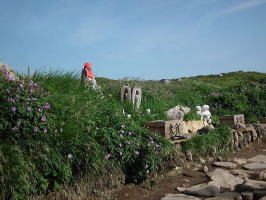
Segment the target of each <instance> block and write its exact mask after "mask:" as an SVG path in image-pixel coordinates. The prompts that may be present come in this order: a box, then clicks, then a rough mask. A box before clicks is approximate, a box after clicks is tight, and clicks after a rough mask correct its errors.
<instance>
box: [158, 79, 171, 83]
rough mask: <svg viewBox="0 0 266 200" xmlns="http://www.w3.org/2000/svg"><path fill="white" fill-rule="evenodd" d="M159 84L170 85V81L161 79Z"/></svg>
mask: <svg viewBox="0 0 266 200" xmlns="http://www.w3.org/2000/svg"><path fill="white" fill-rule="evenodd" d="M160 83H163V84H169V83H170V80H168V79H161V80H160Z"/></svg>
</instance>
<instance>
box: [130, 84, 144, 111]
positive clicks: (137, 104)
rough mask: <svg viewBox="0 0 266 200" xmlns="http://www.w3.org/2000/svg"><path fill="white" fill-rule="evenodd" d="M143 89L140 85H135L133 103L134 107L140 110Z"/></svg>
mask: <svg viewBox="0 0 266 200" xmlns="http://www.w3.org/2000/svg"><path fill="white" fill-rule="evenodd" d="M141 96H142V91H141V88H140V87H134V88H133V90H132V104H133V108H134V109H136V110H138V109H139V108H140V104H141Z"/></svg>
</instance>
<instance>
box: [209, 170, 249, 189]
mask: <svg viewBox="0 0 266 200" xmlns="http://www.w3.org/2000/svg"><path fill="white" fill-rule="evenodd" d="M207 175H208V176H209V177H210V179H211V180H212V181H214V182H215V183H216V184H217V185H218V186H220V187H222V188H226V189H229V190H231V191H233V190H234V188H235V186H236V185H238V184H242V183H243V182H244V179H243V178H241V177H238V176H233V175H232V174H230V173H229V172H228V171H226V170H223V169H219V168H218V169H215V170H214V171H213V172H211V173H208V174H207Z"/></svg>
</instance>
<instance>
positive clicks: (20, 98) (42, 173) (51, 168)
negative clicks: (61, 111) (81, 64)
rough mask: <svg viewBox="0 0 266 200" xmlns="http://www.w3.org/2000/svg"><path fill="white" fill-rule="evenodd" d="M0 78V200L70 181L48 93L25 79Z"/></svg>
mask: <svg viewBox="0 0 266 200" xmlns="http://www.w3.org/2000/svg"><path fill="white" fill-rule="evenodd" d="M0 79H1V80H0V81H1V85H0V94H1V95H0V110H1V112H0V176H1V177H2V178H1V180H0V185H1V190H0V199H9V198H12V199H27V198H28V196H29V195H31V194H32V193H35V192H46V191H47V190H48V189H51V188H56V187H58V185H59V184H62V183H66V182H69V180H70V178H71V177H72V173H71V167H70V163H69V161H68V160H67V158H65V157H64V155H62V154H61V152H60V145H59V143H58V140H57V138H58V136H59V134H60V128H57V124H56V121H55V119H56V117H55V115H54V114H52V113H51V112H50V109H51V104H50V103H49V102H48V101H47V97H48V96H49V93H48V92H46V91H44V90H43V89H42V88H41V87H40V86H39V84H38V83H35V82H33V81H32V80H30V79H27V78H21V79H19V80H15V79H12V78H8V79H7V80H5V79H3V78H0Z"/></svg>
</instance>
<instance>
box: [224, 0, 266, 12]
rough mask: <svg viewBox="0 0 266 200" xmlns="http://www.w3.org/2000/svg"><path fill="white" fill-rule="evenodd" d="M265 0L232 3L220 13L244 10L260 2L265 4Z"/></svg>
mask: <svg viewBox="0 0 266 200" xmlns="http://www.w3.org/2000/svg"><path fill="white" fill-rule="evenodd" d="M265 3H266V0H249V1H245V2H242V3H240V4H237V5H234V6H232V7H229V8H227V9H225V10H223V12H222V14H228V13H233V12H238V11H242V10H246V9H249V8H252V7H256V6H259V5H262V4H265Z"/></svg>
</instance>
